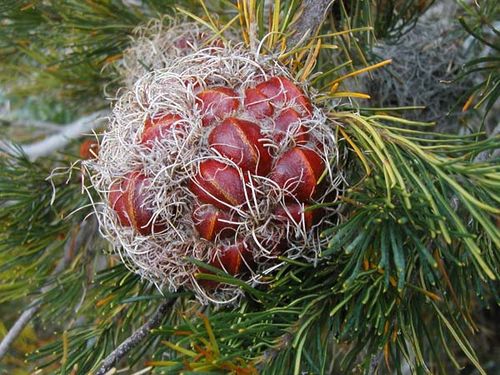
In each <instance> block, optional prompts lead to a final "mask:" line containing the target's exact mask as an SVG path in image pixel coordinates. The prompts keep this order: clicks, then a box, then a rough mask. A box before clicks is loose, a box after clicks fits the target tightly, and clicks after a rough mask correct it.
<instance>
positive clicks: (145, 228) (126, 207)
mask: <svg viewBox="0 0 500 375" xmlns="http://www.w3.org/2000/svg"><path fill="white" fill-rule="evenodd" d="M119 183H120V184H122V185H121V187H120V189H115V190H113V189H112V193H110V196H109V199H110V204H111V207H112V208H113V209H114V210H115V211H116V212H117V214H118V218H119V220H120V223H122V225H125V226H132V227H134V228H135V229H136V230H137V231H138V232H139V233H140V234H142V235H149V234H151V233H153V232H155V233H158V232H160V231H162V230H163V229H164V228H165V227H164V226H163V225H162V224H160V223H156V222H155V223H153V213H154V210H153V208H152V207H151V206H150V205H151V203H150V202H149V203H146V202H147V201H148V200H149V199H148V198H150V195H149V192H148V189H147V188H148V187H149V185H150V183H151V182H150V180H149V179H148V178H147V177H146V176H145V175H143V174H142V173H140V172H132V173H129V174H128V175H127V176H126V179H125V180H122V181H121V182H119ZM123 188H125V191H123ZM115 192H116V193H115Z"/></svg>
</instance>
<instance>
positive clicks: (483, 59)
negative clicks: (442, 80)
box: [459, 1, 500, 115]
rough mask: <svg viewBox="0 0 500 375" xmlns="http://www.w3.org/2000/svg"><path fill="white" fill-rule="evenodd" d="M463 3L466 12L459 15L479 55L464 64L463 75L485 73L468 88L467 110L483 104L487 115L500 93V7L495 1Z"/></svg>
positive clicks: (465, 106)
mask: <svg viewBox="0 0 500 375" xmlns="http://www.w3.org/2000/svg"><path fill="white" fill-rule="evenodd" d="M460 3H461V4H462V7H463V12H464V16H463V17H461V18H460V19H459V21H460V24H461V25H462V27H463V28H464V29H465V31H466V32H467V33H468V34H470V37H471V38H473V43H471V45H470V47H469V48H470V49H471V50H473V51H477V53H478V54H479V56H480V57H478V58H475V59H472V60H470V61H468V62H467V63H466V64H465V67H464V68H465V72H464V76H470V75H472V74H477V73H480V74H481V76H482V79H480V81H479V82H478V83H477V84H476V85H474V86H473V87H472V88H471V89H470V90H469V94H468V95H469V98H468V99H467V100H466V102H465V104H464V110H466V109H468V108H469V107H472V108H474V109H479V108H484V111H483V113H484V114H485V115H486V114H488V112H489V111H490V110H491V109H492V108H493V106H494V105H495V103H496V102H497V99H498V97H499V96H500V30H499V29H498V19H499V16H500V7H499V6H498V3H497V2H496V1H485V2H484V3H483V4H482V5H481V7H474V6H471V5H467V4H464V3H462V2H460ZM495 21H496V22H497V24H495Z"/></svg>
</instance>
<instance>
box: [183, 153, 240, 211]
mask: <svg viewBox="0 0 500 375" xmlns="http://www.w3.org/2000/svg"><path fill="white" fill-rule="evenodd" d="M188 187H189V190H191V192H192V193H193V194H195V195H196V197H197V198H198V199H199V200H200V201H201V202H203V203H210V204H213V205H214V206H215V207H218V208H220V209H223V210H224V209H227V208H228V206H229V207H236V206H240V205H242V204H243V203H244V202H245V201H246V197H245V181H244V179H243V178H242V176H241V175H240V172H239V171H238V169H236V168H235V167H233V166H231V165H228V164H224V163H222V162H220V161H218V160H214V159H209V160H204V161H202V162H201V163H200V166H199V173H198V174H197V175H196V177H195V178H194V179H193V180H191V181H190V182H189V186H188Z"/></svg>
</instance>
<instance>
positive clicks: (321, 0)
mask: <svg viewBox="0 0 500 375" xmlns="http://www.w3.org/2000/svg"><path fill="white" fill-rule="evenodd" d="M334 1H335V0H304V1H303V2H302V13H301V14H300V17H299V18H298V19H297V22H296V23H295V25H294V29H295V31H294V33H293V34H292V36H291V37H290V39H289V41H290V42H289V43H290V44H289V45H290V46H295V45H296V44H298V43H299V42H300V41H301V40H302V39H304V38H305V37H308V36H311V35H313V34H314V33H315V32H316V31H317V30H318V28H319V27H320V26H321V24H322V23H323V20H324V19H325V16H326V12H327V11H328V9H330V6H331V5H332V4H333V2H334Z"/></svg>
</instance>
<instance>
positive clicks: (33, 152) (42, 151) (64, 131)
mask: <svg viewBox="0 0 500 375" xmlns="http://www.w3.org/2000/svg"><path fill="white" fill-rule="evenodd" d="M108 113H109V112H108V111H98V112H94V113H92V114H90V115H88V116H84V117H82V118H80V119H78V120H76V121H75V122H72V123H70V124H67V125H61V126H60V131H59V132H58V133H56V134H54V135H51V136H49V137H47V138H45V139H44V140H42V141H39V142H34V143H31V144H28V145H21V149H22V150H23V152H24V153H25V154H26V155H27V156H28V158H29V159H30V160H36V159H37V158H39V157H40V156H47V155H50V154H52V153H53V152H54V151H56V150H59V149H61V148H63V147H64V146H66V145H67V144H68V143H70V142H71V141H72V140H73V139H75V138H79V137H81V136H82V135H83V134H85V133H89V132H91V131H92V130H93V129H96V128H97V127H98V126H100V125H101V124H102V122H103V120H105V116H107V115H108Z"/></svg>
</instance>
